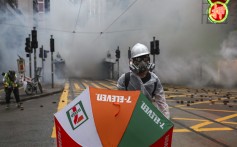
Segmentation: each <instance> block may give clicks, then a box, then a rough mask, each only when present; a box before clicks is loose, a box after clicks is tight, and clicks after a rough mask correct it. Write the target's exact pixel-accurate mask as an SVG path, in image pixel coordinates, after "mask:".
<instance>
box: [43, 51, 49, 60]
mask: <svg viewBox="0 0 237 147" xmlns="http://www.w3.org/2000/svg"><path fill="white" fill-rule="evenodd" d="M47 53H49V51H47V50H44V59H45V58H47Z"/></svg>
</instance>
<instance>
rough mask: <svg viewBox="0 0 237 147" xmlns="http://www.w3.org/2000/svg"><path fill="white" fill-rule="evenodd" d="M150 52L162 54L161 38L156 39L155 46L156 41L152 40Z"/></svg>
mask: <svg viewBox="0 0 237 147" xmlns="http://www.w3.org/2000/svg"><path fill="white" fill-rule="evenodd" d="M150 49H151V50H150V52H151V54H152V55H155V54H156V55H159V54H160V48H159V40H155V47H154V41H151V42H150Z"/></svg>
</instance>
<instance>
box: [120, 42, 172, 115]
mask: <svg viewBox="0 0 237 147" xmlns="http://www.w3.org/2000/svg"><path fill="white" fill-rule="evenodd" d="M149 54H150V52H149V51H148V48H147V47H146V46H145V45H143V44H140V43H137V44H136V45H134V46H133V48H132V50H131V61H130V63H129V64H130V65H129V68H130V72H128V73H125V74H122V75H121V77H120V78H119V79H118V81H117V88H118V89H119V90H140V91H141V92H142V93H143V94H144V95H145V96H146V97H147V98H148V99H149V100H150V101H151V102H152V103H153V105H155V107H156V108H157V109H158V110H159V111H160V112H162V114H163V115H164V116H165V117H166V118H168V119H170V112H169V106H168V104H167V103H166V99H165V94H164V90H163V86H162V85H161V82H160V80H159V78H158V76H157V75H156V74H155V73H153V72H151V71H152V70H153V69H154V68H155V65H154V64H153V63H150V57H149Z"/></svg>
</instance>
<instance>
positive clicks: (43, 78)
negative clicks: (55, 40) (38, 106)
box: [41, 46, 44, 82]
mask: <svg viewBox="0 0 237 147" xmlns="http://www.w3.org/2000/svg"><path fill="white" fill-rule="evenodd" d="M42 48H43V46H42ZM43 53H44V49H43ZM41 59H42V82H44V54H43V56H42V58H41Z"/></svg>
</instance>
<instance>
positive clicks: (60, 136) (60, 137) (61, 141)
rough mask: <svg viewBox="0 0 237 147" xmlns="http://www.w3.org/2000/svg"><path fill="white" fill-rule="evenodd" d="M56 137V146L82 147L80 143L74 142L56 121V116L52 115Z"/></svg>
mask: <svg viewBox="0 0 237 147" xmlns="http://www.w3.org/2000/svg"><path fill="white" fill-rule="evenodd" d="M54 121H55V128H56V137H57V147H68V146H70V147H82V146H81V145H80V144H78V143H76V142H75V141H74V140H73V139H72V138H71V137H70V136H69V135H68V134H67V132H66V131H65V130H64V128H63V127H62V126H61V124H60V123H59V122H58V120H57V118H56V117H54Z"/></svg>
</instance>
